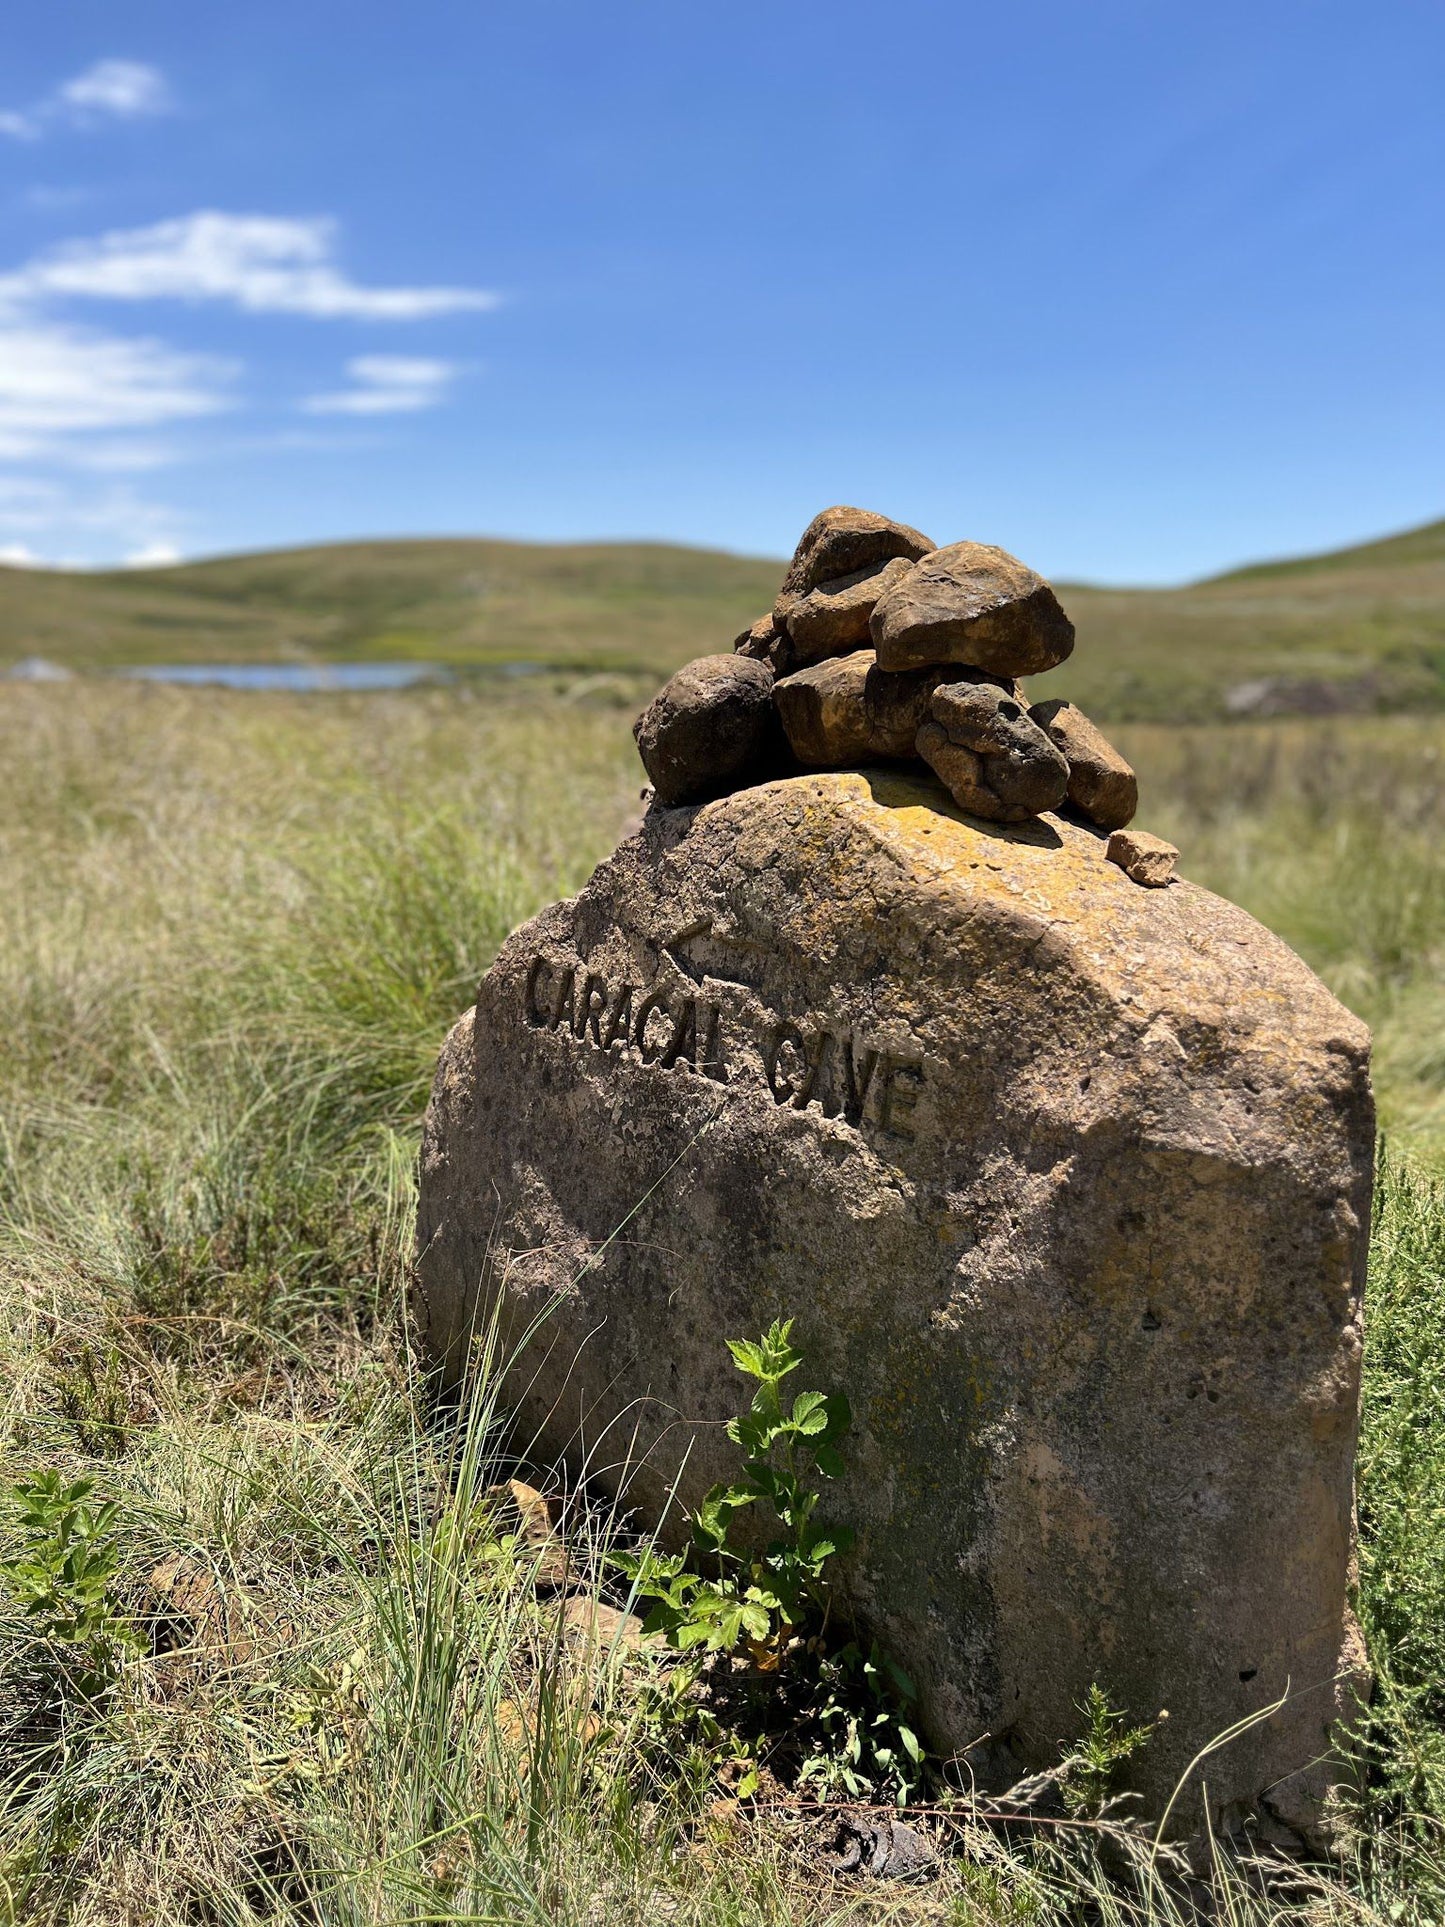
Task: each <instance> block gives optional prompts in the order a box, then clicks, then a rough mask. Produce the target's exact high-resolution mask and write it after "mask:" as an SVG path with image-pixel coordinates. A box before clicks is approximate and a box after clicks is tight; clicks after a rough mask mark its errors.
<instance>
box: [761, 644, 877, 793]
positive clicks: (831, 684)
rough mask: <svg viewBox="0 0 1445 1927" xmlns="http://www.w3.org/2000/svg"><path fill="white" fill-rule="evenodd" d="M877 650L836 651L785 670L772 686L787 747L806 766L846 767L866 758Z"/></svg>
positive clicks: (808, 767) (817, 767)
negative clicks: (869, 690) (868, 696)
mask: <svg viewBox="0 0 1445 1927" xmlns="http://www.w3.org/2000/svg"><path fill="white" fill-rule="evenodd" d="M872 667H873V651H872V650H871V649H860V650H859V651H858V652H857V653H856V654H855V655H851V656H833V657H831V658H830V659H829V660H828V661H827V662H818V663H814V664H813V666H812V667H811V668H810V669H799V670H798V671H797V672H796V673H795V674H793V675H791V676H785V677H784V678H783V679H782V681H781V682H779V683H777V684H776V685H775V686H774V689H773V700H774V701H775V702H776V704H777V706H778V715H779V717H780V719H781V721H782V725H783V734H784V735H785V736H786V737H787V739H788V747H789V749H791V750H792V752H793V754H794V756H796V757H797V759H798V761H799V762H800V763H801V764H803V766H804V768H806V769H843V768H846V766H847V765H848V764H849V763H861V762H866V761H867V760H868V754H869V751H868V744H869V728H868V709H867V705H866V704H865V702H864V698H863V692H864V689H865V687H866V685H867V681H868V672H869V671H870V670H871V669H872Z"/></svg>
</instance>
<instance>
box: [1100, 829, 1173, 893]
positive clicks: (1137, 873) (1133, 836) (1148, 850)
mask: <svg viewBox="0 0 1445 1927" xmlns="http://www.w3.org/2000/svg"><path fill="white" fill-rule="evenodd" d="M1104 854H1105V856H1107V857H1108V859H1109V861H1110V862H1111V863H1117V864H1118V866H1119V868H1120V869H1121V870H1122V871H1123V872H1124V874H1125V876H1126V877H1128V879H1129V881H1130V882H1131V883H1142V884H1143V886H1144V888H1145V889H1146V890H1162V889H1163V888H1164V886H1165V884H1166V883H1172V882H1173V881H1174V866H1175V864H1176V863H1178V861H1179V852H1178V850H1176V849H1175V847H1174V845H1173V844H1172V843H1166V842H1165V841H1164V839H1163V837H1162V836H1150V834H1149V832H1148V831H1147V830H1115V832H1114V834H1113V835H1112V836H1111V837H1110V838H1109V842H1108V845H1107V847H1106V849H1105V851H1104Z"/></svg>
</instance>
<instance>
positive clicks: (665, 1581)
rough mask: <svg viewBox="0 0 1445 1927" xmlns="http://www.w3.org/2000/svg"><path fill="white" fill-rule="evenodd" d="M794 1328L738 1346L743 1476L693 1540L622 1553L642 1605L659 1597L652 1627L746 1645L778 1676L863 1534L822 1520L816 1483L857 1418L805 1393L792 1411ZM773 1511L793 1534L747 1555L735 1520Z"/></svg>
mask: <svg viewBox="0 0 1445 1927" xmlns="http://www.w3.org/2000/svg"><path fill="white" fill-rule="evenodd" d="M792 1329H793V1321H792V1320H791V1319H787V1320H779V1321H777V1322H775V1323H774V1324H773V1325H772V1327H771V1328H770V1329H769V1330H768V1331H767V1332H766V1333H765V1334H764V1336H763V1337H762V1338H761V1339H760V1340H759V1341H758V1343H756V1344H752V1343H749V1342H747V1341H746V1340H741V1339H729V1340H728V1350H729V1351H730V1352H731V1353H732V1355H733V1360H734V1362H735V1364H736V1365H737V1367H738V1370H739V1371H741V1372H743V1373H744V1374H746V1376H747V1377H748V1378H750V1379H752V1380H753V1381H754V1384H755V1386H756V1389H755V1391H754V1392H753V1396H752V1402H751V1404H750V1405H749V1407H748V1409H747V1411H746V1412H744V1413H742V1414H741V1415H740V1416H739V1417H737V1418H735V1419H731V1420H729V1422H728V1427H727V1434H728V1437H729V1438H730V1439H731V1440H732V1441H733V1443H734V1444H735V1445H737V1446H739V1447H740V1448H741V1449H742V1453H743V1464H742V1471H741V1473H740V1475H739V1477H738V1478H737V1479H736V1480H734V1481H733V1482H732V1483H731V1484H729V1485H715V1486H713V1487H712V1489H711V1491H709V1492H708V1494H707V1496H706V1497H705V1498H704V1499H703V1501H702V1504H701V1505H700V1506H699V1507H698V1509H697V1512H696V1513H695V1514H694V1516H693V1518H692V1520H691V1528H692V1544H691V1547H690V1548H687V1549H685V1550H683V1551H681V1552H676V1553H667V1552H663V1551H661V1550H659V1549H658V1548H656V1547H650V1548H649V1549H648V1550H647V1551H646V1552H643V1553H640V1554H619V1555H618V1556H617V1557H618V1564H619V1565H620V1566H621V1568H622V1570H623V1571H624V1572H626V1574H627V1576H628V1577H629V1578H630V1579H631V1580H632V1582H633V1587H634V1590H635V1592H636V1595H637V1597H638V1598H639V1599H642V1600H650V1601H651V1602H652V1603H651V1607H650V1610H649V1611H648V1613H647V1617H646V1620H645V1622H644V1624H645V1630H646V1631H647V1632H649V1633H661V1634H663V1635H664V1636H665V1637H666V1639H667V1641H668V1644H669V1645H671V1646H673V1647H675V1648H676V1649H677V1650H678V1651H680V1652H687V1651H688V1650H690V1649H691V1648H693V1647H702V1648H704V1649H705V1650H706V1651H708V1652H712V1653H728V1652H732V1651H734V1650H735V1649H736V1648H738V1647H739V1646H741V1645H742V1644H743V1643H744V1642H746V1643H747V1645H748V1647H749V1649H750V1651H751V1653H752V1656H753V1659H754V1661H755V1663H756V1664H758V1665H759V1666H760V1667H762V1668H763V1669H764V1670H772V1669H775V1668H776V1666H777V1664H778V1661H779V1657H780V1655H781V1651H782V1648H783V1646H784V1645H785V1644H786V1642H787V1641H788V1639H790V1638H791V1637H792V1636H793V1635H794V1634H795V1633H796V1631H797V1630H798V1628H799V1627H800V1626H802V1625H803V1624H804V1623H805V1622H806V1621H807V1620H808V1619H809V1618H810V1617H811V1618H816V1619H826V1617H827V1594H826V1588H825V1586H824V1583H823V1571H824V1567H825V1566H826V1564H827V1562H828V1560H829V1559H831V1558H832V1557H833V1555H834V1554H835V1553H838V1552H842V1551H845V1550H846V1549H847V1547H848V1546H849V1545H851V1543H852V1539H853V1534H852V1532H851V1531H850V1530H849V1529H848V1528H847V1527H832V1528H825V1527H822V1526H820V1525H819V1524H818V1522H817V1520H816V1518H815V1513H816V1511H817V1506H818V1500H819V1497H820V1494H819V1492H818V1490H817V1489H816V1487H815V1486H814V1485H813V1484H812V1483H811V1481H812V1480H813V1479H814V1478H815V1477H821V1478H829V1479H831V1478H836V1477H837V1475H838V1473H839V1472H840V1471H841V1470H842V1464H843V1462H842V1459H841V1457H840V1456H839V1453H838V1440H839V1439H840V1438H842V1436H843V1435H844V1433H845V1432H846V1431H847V1430H848V1426H849V1424H850V1423H851V1414H850V1412H849V1410H848V1401H847V1400H846V1399H845V1398H843V1397H842V1396H841V1395H840V1394H834V1395H833V1396H831V1397H830V1396H827V1395H825V1394H824V1393H822V1392H799V1393H798V1394H797V1395H796V1396H795V1397H794V1399H793V1401H792V1404H791V1406H785V1404H784V1401H783V1392H782V1386H783V1381H784V1379H785V1378H787V1377H789V1376H790V1374H791V1373H793V1372H795V1371H796V1370H797V1369H798V1367H799V1366H800V1365H801V1364H802V1362H803V1357H802V1353H801V1352H799V1351H796V1350H795V1349H794V1347H793V1345H792V1343H791V1334H792ZM760 1502H763V1503H766V1504H767V1505H769V1506H771V1508H772V1510H773V1512H774V1514H775V1515H776V1517H777V1520H778V1522H779V1524H780V1525H781V1526H782V1528H783V1530H782V1533H781V1535H780V1536H779V1537H777V1538H775V1539H773V1540H772V1541H770V1542H769V1543H768V1544H767V1545H766V1546H765V1547H763V1548H762V1549H761V1550H748V1549H744V1548H740V1547H739V1546H738V1544H737V1543H736V1541H735V1538H734V1531H733V1528H734V1521H735V1519H736V1518H737V1515H738V1513H739V1512H741V1511H743V1510H744V1508H746V1507H748V1506H753V1505H757V1504H758V1503H760Z"/></svg>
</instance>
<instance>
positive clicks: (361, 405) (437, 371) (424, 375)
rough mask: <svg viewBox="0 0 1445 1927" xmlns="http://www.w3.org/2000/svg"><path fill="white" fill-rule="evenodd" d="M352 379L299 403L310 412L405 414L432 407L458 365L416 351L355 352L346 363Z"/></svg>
mask: <svg viewBox="0 0 1445 1927" xmlns="http://www.w3.org/2000/svg"><path fill="white" fill-rule="evenodd" d="M346 372H347V374H348V375H349V376H350V378H351V380H352V381H353V382H354V383H355V386H354V387H352V388H345V389H340V390H338V391H337V392H335V393H333V394H324V395H308V396H307V398H306V400H305V401H304V402H302V404H301V406H302V407H303V408H304V409H305V410H306V411H307V413H308V414H312V415H409V414H414V413H415V412H416V411H417V410H418V409H421V408H435V407H436V405H437V403H438V402H439V401H442V400H443V399H444V398H445V396H446V392H447V389H448V388H449V387H450V386H451V383H452V381H453V379H454V378H455V376H456V374H457V372H458V368H457V364H456V363H455V362H452V361H432V360H426V359H423V358H422V357H421V356H419V355H357V356H355V357H354V358H353V359H352V360H351V361H348V362H347V364H346Z"/></svg>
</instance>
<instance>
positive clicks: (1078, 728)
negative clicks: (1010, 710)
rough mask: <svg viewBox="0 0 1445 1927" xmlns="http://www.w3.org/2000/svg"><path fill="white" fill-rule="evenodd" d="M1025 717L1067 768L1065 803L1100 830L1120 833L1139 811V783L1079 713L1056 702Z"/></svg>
mask: <svg viewBox="0 0 1445 1927" xmlns="http://www.w3.org/2000/svg"><path fill="white" fill-rule="evenodd" d="M1029 715H1030V716H1031V717H1032V719H1033V720H1034V722H1036V723H1037V724H1038V726H1039V728H1040V729H1042V730H1043V731H1044V732H1045V734H1046V735H1047V736H1048V739H1049V741H1050V742H1051V743H1052V744H1053V746H1054V748H1055V749H1057V750H1059V751H1061V752H1062V754H1063V757H1064V761H1065V762H1066V763H1067V764H1068V766H1069V801H1070V802H1071V803H1072V804H1073V805H1074V807H1075V809H1078V810H1082V811H1083V813H1084V815H1085V816H1087V817H1088V818H1089V820H1090V822H1092V823H1097V824H1098V826H1099V828H1100V829H1101V830H1122V829H1123V827H1124V825H1125V824H1126V823H1129V822H1132V821H1133V817H1134V812H1135V811H1136V810H1137V809H1138V807H1139V779H1138V778H1137V777H1136V776H1135V774H1134V772H1133V770H1132V769H1131V768H1130V767H1129V765H1128V764H1127V763H1126V762H1125V761H1124V758H1123V757H1122V756H1121V755H1120V754H1119V752H1118V750H1117V749H1115V747H1114V745H1113V744H1112V743H1111V742H1110V741H1109V739H1108V737H1107V736H1106V735H1105V734H1104V733H1103V731H1102V730H1101V729H1099V728H1098V727H1097V725H1095V724H1094V723H1091V722H1090V721H1089V719H1088V717H1087V716H1086V715H1085V714H1084V712H1083V710H1082V709H1076V708H1075V707H1074V705H1073V704H1072V703H1069V702H1062V701H1059V700H1057V699H1055V700H1054V701H1052V702H1046V703H1035V704H1034V706H1033V708H1032V709H1030V711H1029Z"/></svg>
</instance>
